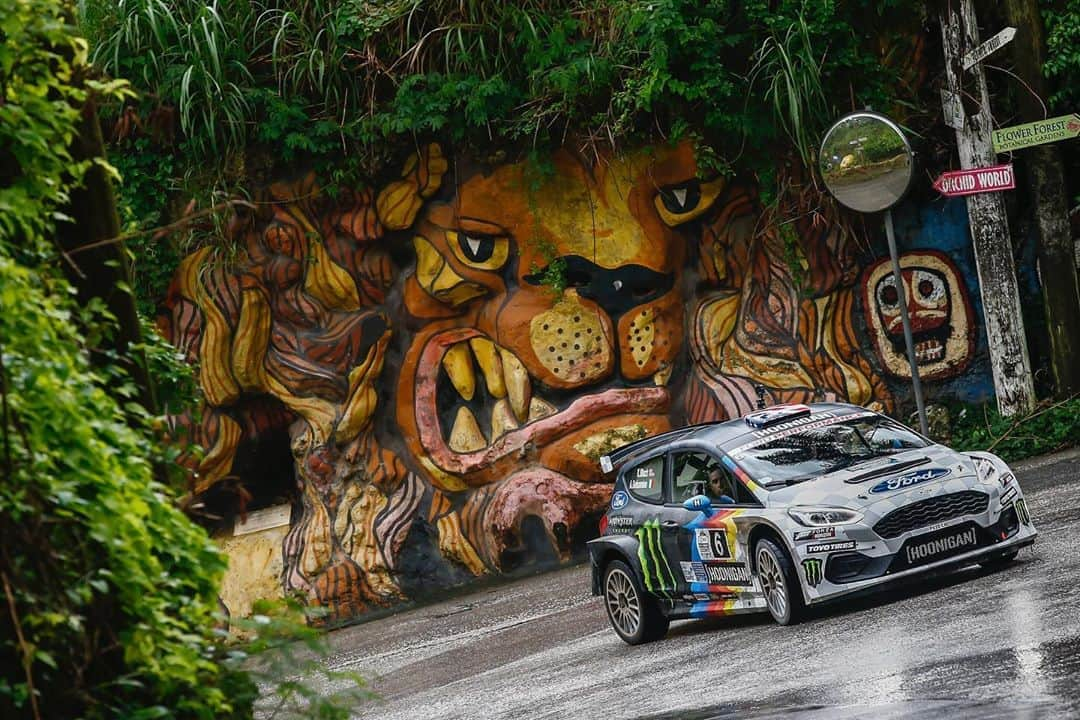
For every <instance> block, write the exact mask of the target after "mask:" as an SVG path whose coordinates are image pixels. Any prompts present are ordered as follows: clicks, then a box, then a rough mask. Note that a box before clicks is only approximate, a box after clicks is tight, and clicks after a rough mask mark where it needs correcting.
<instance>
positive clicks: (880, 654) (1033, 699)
mask: <svg viewBox="0 0 1080 720" xmlns="http://www.w3.org/2000/svg"><path fill="white" fill-rule="evenodd" d="M1017 470H1018V472H1017V475H1018V477H1019V478H1020V481H1021V483H1022V485H1023V487H1024V489H1025V492H1026V494H1027V498H1028V506H1029V508H1030V511H1031V515H1032V518H1033V520H1034V522H1035V524H1036V527H1037V528H1038V529H1039V531H1040V537H1039V540H1038V542H1036V544H1035V546H1034V547H1033V548H1029V549H1025V550H1023V551H1021V554H1020V557H1019V558H1018V559H1017V560H1016V562H1015V563H1014V564H1013V565H1012V566H1010V567H1008V568H1006V569H1005V570H1001V571H998V572H992V573H991V572H986V571H982V570H980V569H977V568H972V569H966V570H961V571H958V572H956V573H954V574H952V575H950V576H947V577H944V578H940V579H935V580H931V581H924V582H923V583H922V584H920V585H918V586H912V587H905V588H899V589H891V590H885V591H884V592H882V593H880V594H877V595H874V596H871V597H868V598H864V599H861V600H858V601H854V602H849V603H847V604H845V605H841V606H833V607H831V608H828V609H823V610H818V611H816V612H815V614H814V615H813V616H812V617H811V618H810V619H809V620H808V621H805V622H804V623H802V624H800V625H797V626H793V627H786V628H785V627H780V626H778V625H775V624H773V623H772V621H771V620H770V619H769V618H768V616H767V615H750V616H742V617H737V618H725V619H718V620H689V621H681V622H675V623H672V627H671V631H670V632H669V634H668V636H667V638H666V639H665V640H663V641H660V642H658V643H654V644H651V645H644V646H640V647H630V646H627V645H625V644H623V643H622V641H621V640H619V639H618V638H617V637H616V636H615V634H614V632H612V631H611V630H610V628H609V627H608V622H607V618H606V617H605V615H604V610H603V608H602V606H601V603H600V600H599V598H594V597H592V596H591V595H590V594H589V571H588V566H587V565H583V566H578V567H573V568H569V569H565V570H561V571H557V572H553V573H547V574H544V575H538V576H534V577H530V578H526V579H523V580H519V581H517V582H514V583H512V584H507V585H502V586H499V587H492V588H487V589H484V590H480V591H477V592H475V593H473V594H470V595H464V596H461V597H457V598H454V599H451V600H447V601H444V602H441V603H437V604H434V605H429V606H426V607H422V608H415V609H412V610H408V611H405V612H402V613H399V614H397V615H393V616H389V617H384V618H381V619H378V620H374V621H371V622H367V623H364V624H361V625H356V626H353V627H350V628H345V629H342V630H338V631H335V632H334V633H332V634H331V636H330V642H331V646H332V648H333V649H334V652H333V654H332V655H331V657H330V658H329V664H330V666H331V667H333V668H338V669H348V670H354V671H358V672H360V673H361V674H362V675H364V676H365V677H367V678H369V681H370V686H371V689H373V690H374V691H375V692H376V693H378V694H379V696H380V697H381V700H379V701H376V702H375V703H373V704H372V705H370V706H365V707H360V708H357V716H358V717H377V718H380V720H398V719H400V720H405V719H409V720H412V719H414V718H514V719H515V720H517V719H519V718H578V717H581V718H603V719H604V720H607V719H608V718H632V717H633V718H639V717H640V718H656V719H660V718H672V719H674V718H700V719H702V720H703V719H705V718H784V719H785V720H794V719H798V720H807V719H811V718H812V719H814V720H818V719H821V720H824V719H825V718H829V719H832V718H865V717H873V718H881V719H886V720H891V719H893V718H909V717H918V718H948V719H949V720H961V719H964V718H980V719H982V718H1044V717H1046V718H1058V717H1080V590H1078V588H1077V583H1080V549H1078V545H1077V539H1078V538H1080V451H1070V452H1067V453H1063V454H1060V455H1057V456H1053V457H1049V458H1043V459H1041V460H1037V461H1035V462H1029V463H1027V464H1024V463H1020V464H1018V465H1017Z"/></svg>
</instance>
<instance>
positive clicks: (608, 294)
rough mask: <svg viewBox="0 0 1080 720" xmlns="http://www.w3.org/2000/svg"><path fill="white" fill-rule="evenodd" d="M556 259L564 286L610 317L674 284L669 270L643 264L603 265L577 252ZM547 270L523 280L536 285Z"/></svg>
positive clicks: (643, 301) (647, 300) (647, 299)
mask: <svg viewBox="0 0 1080 720" xmlns="http://www.w3.org/2000/svg"><path fill="white" fill-rule="evenodd" d="M560 260H561V264H562V265H563V271H564V273H565V279H566V286H567V287H568V288H574V289H576V290H577V293H578V295H579V296H581V297H583V298H588V299H590V300H592V301H593V302H595V303H596V304H597V305H599V306H600V307H601V308H603V309H604V311H605V312H606V313H607V314H608V316H610V317H613V318H614V317H618V316H619V315H622V314H623V313H625V312H626V311H628V310H630V309H631V308H634V307H637V306H638V305H643V304H645V303H648V302H652V301H653V300H655V299H656V298H658V297H660V296H661V295H663V294H665V293H666V292H668V291H669V290H671V288H672V287H674V285H675V277H674V275H673V274H672V273H659V272H657V271H655V270H652V269H650V268H647V267H645V266H643V265H620V266H619V267H617V268H605V267H601V266H599V265H597V264H596V263H594V262H592V261H591V260H588V259H586V258H583V257H581V256H579V255H566V256H563V257H562V258H560ZM548 267H551V266H550V265H549V266H548ZM547 271H548V268H543V269H541V271H540V272H538V273H536V274H534V275H529V276H527V277H526V278H525V280H526V281H527V282H529V283H531V284H534V285H539V284H541V281H542V278H544V277H545V274H546V273H547Z"/></svg>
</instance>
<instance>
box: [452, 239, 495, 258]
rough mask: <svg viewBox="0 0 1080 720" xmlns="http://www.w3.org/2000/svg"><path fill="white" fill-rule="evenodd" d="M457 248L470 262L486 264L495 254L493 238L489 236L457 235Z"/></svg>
mask: <svg viewBox="0 0 1080 720" xmlns="http://www.w3.org/2000/svg"><path fill="white" fill-rule="evenodd" d="M458 247H460V248H461V252H463V253H464V254H465V257H466V258H467V259H468V260H470V261H472V262H477V263H481V262H486V261H487V260H488V259H490V258H491V255H492V254H493V253H494V252H495V238H493V237H491V236H490V235H466V234H465V233H461V234H459V235H458Z"/></svg>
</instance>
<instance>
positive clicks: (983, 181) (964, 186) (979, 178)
mask: <svg viewBox="0 0 1080 720" xmlns="http://www.w3.org/2000/svg"><path fill="white" fill-rule="evenodd" d="M1015 187H1016V174H1015V173H1014V172H1013V166H1012V163H1008V164H1006V165H993V166H991V167H984V168H976V169H974V170H954V171H952V172H947V173H942V174H941V177H939V178H938V179H937V180H935V181H934V189H935V190H937V191H938V192H939V193H941V194H942V195H945V196H946V197H956V196H958V195H974V194H975V193H984V192H998V191H999V190H1012V189H1013V188H1015Z"/></svg>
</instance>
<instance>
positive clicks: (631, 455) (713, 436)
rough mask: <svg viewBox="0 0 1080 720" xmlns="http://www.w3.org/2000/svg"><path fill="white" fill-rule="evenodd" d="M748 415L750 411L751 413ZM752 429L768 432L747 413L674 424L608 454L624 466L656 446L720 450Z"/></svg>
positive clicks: (827, 405) (836, 406) (849, 409)
mask: <svg viewBox="0 0 1080 720" xmlns="http://www.w3.org/2000/svg"><path fill="white" fill-rule="evenodd" d="M805 407H807V408H809V409H810V417H813V416H814V415H818V414H820V413H824V412H831V413H833V414H835V415H837V416H841V417H842V416H844V415H851V414H854V413H866V412H869V411H868V410H867V409H866V408H864V407H861V406H859V405H850V404H848V403H837V402H820V403H809V404H807V405H806V406H805ZM767 409H768V408H767ZM804 412H805V411H804ZM747 415H753V413H748V414H747ZM797 417H806V415H805V414H801V415H799V416H797ZM783 422H784V421H783V420H778V421H777V422H776V423H775V424H782V423H783ZM755 432H768V427H765V428H755V427H752V426H751V425H749V424H748V423H747V421H746V416H743V417H739V418H735V419H733V420H725V421H721V422H713V423H704V424H701V425H691V426H688V427H683V428H677V429H675V430H672V431H670V432H667V433H663V434H661V435H654V436H651V437H647V438H643V439H642V440H638V441H637V442H634V443H631V444H629V445H626V446H624V447H622V448H619V449H618V450H616V451H613V452H612V453H611V454H610V455H611V457H612V459H613V461H614V462H615V463H617V464H618V465H620V466H626V465H631V464H634V463H636V462H637V461H639V460H641V459H644V458H647V457H652V456H654V455H656V454H657V452H656V451H657V450H663V451H667V450H672V449H678V448H683V447H695V446H697V447H700V446H702V445H707V446H709V447H711V448H717V449H720V450H730V449H733V448H735V447H737V446H739V445H741V444H742V443H740V442H739V441H740V440H741V439H743V438H745V437H746V436H747V435H752V434H753V433H755Z"/></svg>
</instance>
